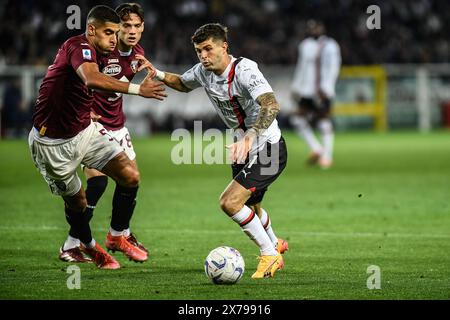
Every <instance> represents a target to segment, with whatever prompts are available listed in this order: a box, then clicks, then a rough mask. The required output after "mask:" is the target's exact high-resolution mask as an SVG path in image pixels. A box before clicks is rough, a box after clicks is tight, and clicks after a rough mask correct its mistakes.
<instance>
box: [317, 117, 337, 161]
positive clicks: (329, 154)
mask: <svg viewBox="0 0 450 320" xmlns="http://www.w3.org/2000/svg"><path fill="white" fill-rule="evenodd" d="M317 128H318V129H319V132H320V134H321V136H322V142H323V153H322V157H323V158H325V159H326V160H330V161H331V160H332V159H333V143H334V132H333V124H332V123H331V120H330V119H320V120H319V122H318V123H317Z"/></svg>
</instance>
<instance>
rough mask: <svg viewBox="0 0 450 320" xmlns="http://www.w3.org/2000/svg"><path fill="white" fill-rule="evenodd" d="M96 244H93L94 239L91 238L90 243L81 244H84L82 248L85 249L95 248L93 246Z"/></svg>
mask: <svg viewBox="0 0 450 320" xmlns="http://www.w3.org/2000/svg"><path fill="white" fill-rule="evenodd" d="M96 243H97V242H95V240H94V238H92V240H91V242H90V243H88V244H86V243H83V244H84V246H85V247H86V248H93V247H95V244H96Z"/></svg>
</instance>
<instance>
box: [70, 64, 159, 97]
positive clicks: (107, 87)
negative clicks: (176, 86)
mask: <svg viewBox="0 0 450 320" xmlns="http://www.w3.org/2000/svg"><path fill="white" fill-rule="evenodd" d="M77 74H78V76H79V77H80V78H81V80H83V82H84V84H85V85H86V86H87V87H88V88H90V89H99V90H104V91H109V92H120V93H128V94H135V95H140V96H142V97H146V98H154V99H158V100H163V98H164V97H167V95H166V94H165V93H164V90H165V89H164V86H163V85H162V83H159V82H155V81H153V80H151V79H150V78H145V79H144V81H142V82H141V84H140V85H138V84H133V83H128V82H123V81H119V80H117V79H115V78H113V77H110V76H107V75H105V74H103V73H101V72H100V71H99V70H98V65H97V64H96V63H92V62H85V63H83V64H82V65H80V66H79V67H78V69H77Z"/></svg>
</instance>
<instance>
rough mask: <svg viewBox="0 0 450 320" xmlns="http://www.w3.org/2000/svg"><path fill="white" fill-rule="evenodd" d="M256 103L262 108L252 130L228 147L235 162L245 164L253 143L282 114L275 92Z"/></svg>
mask: <svg viewBox="0 0 450 320" xmlns="http://www.w3.org/2000/svg"><path fill="white" fill-rule="evenodd" d="M256 102H258V104H259V105H260V106H261V109H260V110H259V115H258V118H257V119H256V122H255V124H254V125H253V127H252V128H250V129H249V130H247V132H246V133H245V135H244V137H243V139H241V140H239V141H238V142H236V143H233V144H231V145H229V146H227V148H228V149H230V157H231V160H232V161H233V162H237V163H244V162H245V159H246V158H247V154H248V152H249V150H250V148H251V147H252V144H253V141H254V140H255V139H256V137H257V136H258V135H260V134H261V133H263V132H264V131H265V130H267V128H269V126H270V125H271V124H272V122H273V120H275V118H276V117H277V114H278V112H280V105H279V104H278V102H277V100H276V99H275V95H274V94H273V92H269V93H264V94H262V95H260V96H259V97H258V98H257V99H256Z"/></svg>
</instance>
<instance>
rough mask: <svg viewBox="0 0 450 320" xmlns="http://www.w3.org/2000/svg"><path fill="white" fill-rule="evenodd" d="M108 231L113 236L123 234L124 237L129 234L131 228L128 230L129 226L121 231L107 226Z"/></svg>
mask: <svg viewBox="0 0 450 320" xmlns="http://www.w3.org/2000/svg"><path fill="white" fill-rule="evenodd" d="M109 233H111V235H112V236H113V237H119V236H124V237H125V238H127V237H129V236H130V234H131V230H130V228H128V229H125V230H123V231H117V230H114V229H113V228H111V227H109Z"/></svg>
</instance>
